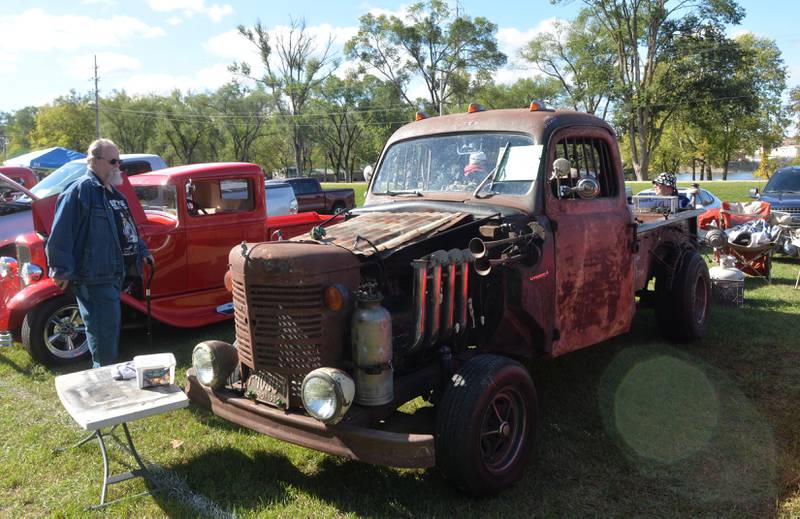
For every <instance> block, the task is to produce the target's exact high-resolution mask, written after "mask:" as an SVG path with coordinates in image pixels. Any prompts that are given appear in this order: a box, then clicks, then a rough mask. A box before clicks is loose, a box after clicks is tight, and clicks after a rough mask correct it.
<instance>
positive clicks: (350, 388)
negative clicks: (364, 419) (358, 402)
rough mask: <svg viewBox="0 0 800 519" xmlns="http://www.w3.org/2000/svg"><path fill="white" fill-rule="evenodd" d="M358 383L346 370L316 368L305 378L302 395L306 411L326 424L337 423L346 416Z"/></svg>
mask: <svg viewBox="0 0 800 519" xmlns="http://www.w3.org/2000/svg"><path fill="white" fill-rule="evenodd" d="M355 393H356V385H355V382H353V379H352V378H350V375H348V374H347V373H346V372H344V371H342V370H340V369H336V368H319V369H315V370H314V371H312V372H311V373H309V374H308V375H306V378H305V379H303V386H302V391H301V394H302V397H303V406H304V407H305V408H306V411H308V413H309V414H310V415H311V416H313V417H314V418H316V419H317V420H319V421H320V422H324V423H326V424H335V423H337V422H339V421H341V419H342V418H344V415H345V414H346V413H347V410H348V409H350V404H352V403H353V397H354V396H355Z"/></svg>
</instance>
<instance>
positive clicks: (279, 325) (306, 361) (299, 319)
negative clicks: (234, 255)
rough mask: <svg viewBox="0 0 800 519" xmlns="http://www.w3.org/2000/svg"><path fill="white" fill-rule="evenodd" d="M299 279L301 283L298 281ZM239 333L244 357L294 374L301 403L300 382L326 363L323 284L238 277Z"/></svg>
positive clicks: (294, 398)
mask: <svg viewBox="0 0 800 519" xmlns="http://www.w3.org/2000/svg"><path fill="white" fill-rule="evenodd" d="M298 284H299V283H298ZM233 288H234V291H233V292H234V293H233V302H234V308H235V311H236V339H237V341H238V345H239V353H240V356H241V359H242V362H244V363H245V364H247V365H249V366H250V367H251V368H253V369H254V370H257V371H259V372H266V373H276V374H280V375H283V376H286V377H287V379H288V389H289V405H290V407H300V406H301V405H302V401H301V397H300V385H301V384H302V381H303V378H304V377H305V375H306V374H308V372H310V371H311V370H313V369H316V368H319V367H321V366H323V359H324V357H325V356H324V355H323V351H322V349H323V322H322V320H323V319H322V311H323V297H322V286H321V285H301V284H299V286H296V287H286V286H277V285H269V284H251V285H247V287H245V285H244V284H243V283H242V282H241V281H237V280H234V287H233Z"/></svg>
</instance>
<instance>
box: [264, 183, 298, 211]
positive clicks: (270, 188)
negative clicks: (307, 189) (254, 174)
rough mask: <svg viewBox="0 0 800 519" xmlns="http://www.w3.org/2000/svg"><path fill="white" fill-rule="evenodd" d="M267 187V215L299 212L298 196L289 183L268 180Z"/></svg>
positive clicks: (265, 187)
mask: <svg viewBox="0 0 800 519" xmlns="http://www.w3.org/2000/svg"><path fill="white" fill-rule="evenodd" d="M264 189H266V200H267V216H283V215H285V214H297V198H296V197H295V196H294V189H292V186H290V185H289V184H281V183H276V182H267V183H266V184H265V185H264Z"/></svg>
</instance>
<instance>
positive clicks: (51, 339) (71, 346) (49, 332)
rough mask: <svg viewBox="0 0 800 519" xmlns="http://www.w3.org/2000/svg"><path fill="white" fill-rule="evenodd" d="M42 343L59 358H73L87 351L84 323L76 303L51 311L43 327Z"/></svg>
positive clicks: (87, 344)
mask: <svg viewBox="0 0 800 519" xmlns="http://www.w3.org/2000/svg"><path fill="white" fill-rule="evenodd" d="M44 344H45V346H46V347H47V350H48V351H49V352H50V353H51V354H53V355H54V356H56V357H58V358H61V359H74V358H76V357H80V356H81V355H83V354H84V353H86V352H87V351H88V349H89V343H88V341H87V340H86V325H85V324H84V323H83V319H81V314H80V312H79V311H78V305H76V304H72V305H66V306H62V307H61V308H59V309H58V310H56V311H55V312H53V314H52V315H51V316H50V318H49V319H48V320H47V324H45V327H44Z"/></svg>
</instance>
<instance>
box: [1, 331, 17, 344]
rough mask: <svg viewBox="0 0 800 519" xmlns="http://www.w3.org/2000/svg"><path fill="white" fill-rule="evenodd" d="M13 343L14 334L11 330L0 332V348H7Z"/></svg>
mask: <svg viewBox="0 0 800 519" xmlns="http://www.w3.org/2000/svg"><path fill="white" fill-rule="evenodd" d="M13 345H14V336H13V335H12V334H11V332H0V348H9V347H11V346H13Z"/></svg>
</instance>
